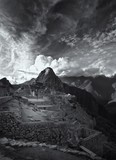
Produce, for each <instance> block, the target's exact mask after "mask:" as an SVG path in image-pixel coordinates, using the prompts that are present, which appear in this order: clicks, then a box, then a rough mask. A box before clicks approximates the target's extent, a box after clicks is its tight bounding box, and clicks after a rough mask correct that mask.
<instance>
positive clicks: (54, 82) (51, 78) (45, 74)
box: [36, 67, 63, 91]
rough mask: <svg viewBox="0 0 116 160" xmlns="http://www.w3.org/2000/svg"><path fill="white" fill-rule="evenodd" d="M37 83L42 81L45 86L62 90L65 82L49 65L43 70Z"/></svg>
mask: <svg viewBox="0 0 116 160" xmlns="http://www.w3.org/2000/svg"><path fill="white" fill-rule="evenodd" d="M36 83H37V84H38V83H42V84H43V85H44V86H45V87H48V88H50V89H54V90H58V91H62V90H63V83H62V81H61V80H60V79H59V78H58V77H57V76H56V75H55V73H54V71H53V70H52V68H50V67H48V68H46V69H45V70H43V71H42V72H41V73H40V74H39V76H38V77H37V79H36Z"/></svg>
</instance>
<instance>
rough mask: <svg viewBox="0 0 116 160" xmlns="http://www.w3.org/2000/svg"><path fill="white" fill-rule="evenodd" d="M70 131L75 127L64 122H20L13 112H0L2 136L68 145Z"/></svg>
mask: <svg viewBox="0 0 116 160" xmlns="http://www.w3.org/2000/svg"><path fill="white" fill-rule="evenodd" d="M72 133H75V127H70V126H69V125H68V124H65V123H58V124H57V123H52V122H44V123H42V122H41V123H22V122H20V121H18V120H17V119H16V118H15V117H14V116H13V113H10V112H0V135H2V136H4V137H9V138H13V139H27V140H29V141H39V142H41V143H43V142H46V143H48V144H58V145H68V143H70V142H71V141H72V139H73V141H74V138H75V137H74V136H72ZM76 144H77V143H76ZM77 145H78V144H77Z"/></svg>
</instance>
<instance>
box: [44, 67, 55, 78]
mask: <svg viewBox="0 0 116 160" xmlns="http://www.w3.org/2000/svg"><path fill="white" fill-rule="evenodd" d="M44 72H45V75H46V76H47V75H48V74H55V73H54V71H53V69H52V68H50V67H47V68H46V69H45V70H44Z"/></svg>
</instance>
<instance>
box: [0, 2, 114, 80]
mask: <svg viewBox="0 0 116 160" xmlns="http://www.w3.org/2000/svg"><path fill="white" fill-rule="evenodd" d="M113 3H115V2H114V1H113ZM113 3H112V4H113ZM7 4H9V5H7ZM96 5H97V0H96V1H95V3H94V2H93V0H88V1H86V0H78V1H76V0H33V1H32V0H29V1H27V0H20V1H19V0H16V1H15V2H14V0H0V78H2V77H7V78H8V79H9V80H10V81H11V82H13V83H21V82H24V81H26V80H29V79H31V78H34V77H37V76H38V74H39V73H40V71H41V70H43V69H45V68H46V67H52V68H53V69H54V71H55V73H56V74H57V75H58V76H64V75H66V76H80V75H85V76H95V75H100V74H104V75H106V76H112V75H114V74H116V69H115V62H116V29H115V28H116V18H114V17H113V15H115V14H114V13H115V12H114V11H113V10H112V13H110V12H109V15H106V16H107V17H106V19H105V20H104V17H103V16H102V15H101V13H102V14H103V13H104V15H105V13H106V11H107V10H111V8H110V9H109V8H108V5H106V6H105V5H102V6H100V9H101V10H100V12H99V9H96ZM111 6H112V5H109V7H111ZM102 7H103V9H102ZM15 8H17V9H15ZM108 22H109V23H108Z"/></svg>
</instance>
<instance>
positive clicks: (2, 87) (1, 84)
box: [0, 78, 14, 97]
mask: <svg viewBox="0 0 116 160" xmlns="http://www.w3.org/2000/svg"><path fill="white" fill-rule="evenodd" d="M13 92H14V90H13V86H12V85H11V84H10V82H9V81H8V80H7V79H6V78H3V79H1V80H0V97H4V96H9V95H11V94H13Z"/></svg>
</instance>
